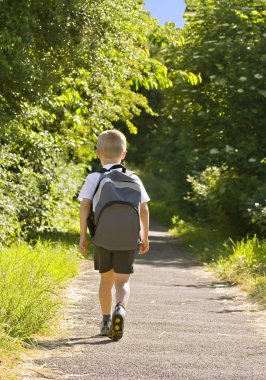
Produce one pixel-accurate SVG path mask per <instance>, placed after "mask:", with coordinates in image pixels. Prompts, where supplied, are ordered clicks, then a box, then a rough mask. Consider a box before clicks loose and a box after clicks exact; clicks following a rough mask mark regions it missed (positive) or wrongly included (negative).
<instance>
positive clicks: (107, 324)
mask: <svg viewBox="0 0 266 380" xmlns="http://www.w3.org/2000/svg"><path fill="white" fill-rule="evenodd" d="M111 326H112V321H111V319H109V320H108V321H102V322H101V330H100V335H102V336H107V335H108V332H109V330H110V329H111Z"/></svg>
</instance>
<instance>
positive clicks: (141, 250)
mask: <svg viewBox="0 0 266 380" xmlns="http://www.w3.org/2000/svg"><path fill="white" fill-rule="evenodd" d="M148 251H149V240H148V239H145V240H142V241H141V246H140V248H139V255H144V254H145V253H147V252H148Z"/></svg>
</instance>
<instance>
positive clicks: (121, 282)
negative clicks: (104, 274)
mask: <svg viewBox="0 0 266 380" xmlns="http://www.w3.org/2000/svg"><path fill="white" fill-rule="evenodd" d="M129 278H130V274H122V273H114V282H115V290H116V294H115V297H116V304H118V303H121V304H122V305H123V306H124V307H126V306H127V303H128V299H129V295H130V286H129Z"/></svg>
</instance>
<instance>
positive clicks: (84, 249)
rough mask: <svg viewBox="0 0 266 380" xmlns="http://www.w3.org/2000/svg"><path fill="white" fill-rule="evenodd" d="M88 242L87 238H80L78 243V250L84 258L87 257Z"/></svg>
mask: <svg viewBox="0 0 266 380" xmlns="http://www.w3.org/2000/svg"><path fill="white" fill-rule="evenodd" d="M88 247H89V241H88V238H87V237H81V238H80V241H79V250H80V252H81V253H82V255H83V256H84V257H87V255H88Z"/></svg>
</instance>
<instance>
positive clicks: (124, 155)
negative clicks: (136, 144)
mask: <svg viewBox="0 0 266 380" xmlns="http://www.w3.org/2000/svg"><path fill="white" fill-rule="evenodd" d="M126 155H127V150H125V151H124V152H123V153H122V154H121V160H123V159H124V158H125V157H126Z"/></svg>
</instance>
